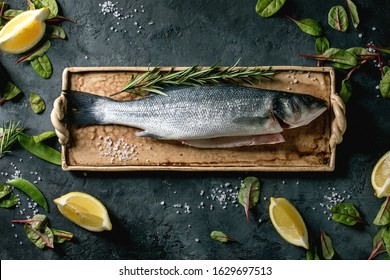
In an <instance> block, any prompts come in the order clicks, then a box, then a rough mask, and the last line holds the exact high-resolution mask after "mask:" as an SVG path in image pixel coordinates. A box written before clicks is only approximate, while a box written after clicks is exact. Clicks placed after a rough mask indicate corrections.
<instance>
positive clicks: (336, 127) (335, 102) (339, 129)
mask: <svg viewBox="0 0 390 280" xmlns="http://www.w3.org/2000/svg"><path fill="white" fill-rule="evenodd" d="M330 101H331V104H332V108H333V114H334V119H333V121H332V128H331V136H330V141H329V146H330V149H331V150H332V151H333V150H334V149H335V148H336V145H337V144H340V143H341V141H343V134H344V132H345V130H346V129H347V120H346V118H345V104H344V102H343V100H342V99H341V98H340V96H338V95H337V94H333V93H332V94H331V96H330Z"/></svg>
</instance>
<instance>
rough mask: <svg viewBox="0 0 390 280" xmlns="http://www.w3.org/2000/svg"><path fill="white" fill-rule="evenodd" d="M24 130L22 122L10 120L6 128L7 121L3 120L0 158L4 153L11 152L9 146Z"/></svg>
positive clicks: (0, 132) (0, 136) (0, 137)
mask: <svg viewBox="0 0 390 280" xmlns="http://www.w3.org/2000/svg"><path fill="white" fill-rule="evenodd" d="M22 130H23V128H21V127H20V122H17V123H16V124H15V123H13V122H12V120H10V121H9V125H8V128H5V123H4V122H3V124H2V126H1V130H0V159H1V158H2V157H3V156H4V154H6V153H9V152H10V150H9V148H10V147H11V146H12V144H13V143H14V142H15V141H16V140H17V139H18V135H19V133H20V132H21V131H22Z"/></svg>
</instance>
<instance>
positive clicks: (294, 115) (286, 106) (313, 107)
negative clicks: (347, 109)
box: [273, 94, 326, 128]
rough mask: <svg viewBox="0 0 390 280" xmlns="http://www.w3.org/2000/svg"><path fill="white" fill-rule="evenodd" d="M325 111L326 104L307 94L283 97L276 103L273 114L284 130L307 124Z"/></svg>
mask: <svg viewBox="0 0 390 280" xmlns="http://www.w3.org/2000/svg"><path fill="white" fill-rule="evenodd" d="M325 110H326V102H325V101H324V100H322V99H319V98H316V97H314V96H311V95H307V94H289V95H287V94H286V95H283V96H282V97H281V98H279V99H278V100H277V101H276V104H275V106H274V109H273V113H274V114H275V115H276V117H277V118H278V119H279V120H281V121H282V122H283V125H282V126H283V127H284V128H294V127H299V126H304V125H307V124H309V123H310V122H311V121H313V120H314V119H316V118H317V117H318V116H320V115H321V114H322V113H323V112H324V111H325Z"/></svg>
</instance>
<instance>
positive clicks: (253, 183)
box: [238, 177, 260, 222]
mask: <svg viewBox="0 0 390 280" xmlns="http://www.w3.org/2000/svg"><path fill="white" fill-rule="evenodd" d="M259 197H260V181H259V179H257V178H256V177H247V178H245V179H244V182H243V184H242V186H241V188H240V190H239V192H238V202H240V204H241V205H242V206H244V208H245V215H246V219H247V221H248V222H249V209H250V208H252V207H254V206H255V205H256V204H257V202H258V201H259Z"/></svg>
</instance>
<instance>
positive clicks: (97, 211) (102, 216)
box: [54, 192, 112, 232]
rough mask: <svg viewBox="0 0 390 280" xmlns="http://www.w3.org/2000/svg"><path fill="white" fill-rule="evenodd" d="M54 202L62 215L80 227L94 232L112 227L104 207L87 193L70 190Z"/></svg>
mask: <svg viewBox="0 0 390 280" xmlns="http://www.w3.org/2000/svg"><path fill="white" fill-rule="evenodd" d="M54 203H55V204H56V205H57V207H58V210H60V212H61V214H62V215H64V216H65V217H66V218H68V219H69V220H71V221H72V222H74V223H75V224H76V225H78V226H80V227H82V228H85V229H87V230H90V231H96V232H98V231H103V230H111V229H112V225H111V221H110V217H109V216H108V213H107V209H106V207H104V205H103V204H102V203H101V202H100V201H99V200H97V199H96V198H95V197H93V196H91V195H89V194H86V193H82V192H70V193H67V194H65V195H63V196H61V197H59V198H56V199H54Z"/></svg>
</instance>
